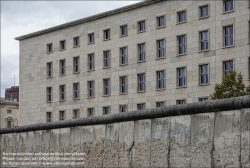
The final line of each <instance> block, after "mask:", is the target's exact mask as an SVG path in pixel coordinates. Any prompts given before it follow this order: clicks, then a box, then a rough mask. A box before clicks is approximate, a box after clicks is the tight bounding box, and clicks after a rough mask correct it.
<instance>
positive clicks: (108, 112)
mask: <svg viewBox="0 0 250 168" xmlns="http://www.w3.org/2000/svg"><path fill="white" fill-rule="evenodd" d="M108 114H110V107H109V106H108V107H103V115H108Z"/></svg>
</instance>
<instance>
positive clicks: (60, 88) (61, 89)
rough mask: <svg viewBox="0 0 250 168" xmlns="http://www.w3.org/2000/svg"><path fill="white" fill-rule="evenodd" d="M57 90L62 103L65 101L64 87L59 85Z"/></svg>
mask: <svg viewBox="0 0 250 168" xmlns="http://www.w3.org/2000/svg"><path fill="white" fill-rule="evenodd" d="M59 90H60V93H59V94H60V101H63V100H65V99H66V96H65V95H66V92H65V85H60V87H59Z"/></svg>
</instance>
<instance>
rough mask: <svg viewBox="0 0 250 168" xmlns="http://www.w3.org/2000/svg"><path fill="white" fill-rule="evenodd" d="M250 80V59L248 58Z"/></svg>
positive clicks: (249, 76) (249, 77)
mask: <svg viewBox="0 0 250 168" xmlns="http://www.w3.org/2000/svg"><path fill="white" fill-rule="evenodd" d="M248 79H250V57H249V58H248Z"/></svg>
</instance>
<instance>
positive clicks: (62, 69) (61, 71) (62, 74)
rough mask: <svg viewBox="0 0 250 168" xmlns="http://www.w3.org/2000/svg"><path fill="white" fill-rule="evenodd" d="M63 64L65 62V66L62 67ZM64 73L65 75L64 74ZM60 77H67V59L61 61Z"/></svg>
mask: <svg viewBox="0 0 250 168" xmlns="http://www.w3.org/2000/svg"><path fill="white" fill-rule="evenodd" d="M62 62H64V66H62ZM63 71H64V73H63ZM59 73H60V75H59V76H65V75H66V59H61V60H59Z"/></svg>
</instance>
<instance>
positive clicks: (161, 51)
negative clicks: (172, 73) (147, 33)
mask: <svg viewBox="0 0 250 168" xmlns="http://www.w3.org/2000/svg"><path fill="white" fill-rule="evenodd" d="M164 57H165V40H157V58H164Z"/></svg>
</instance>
